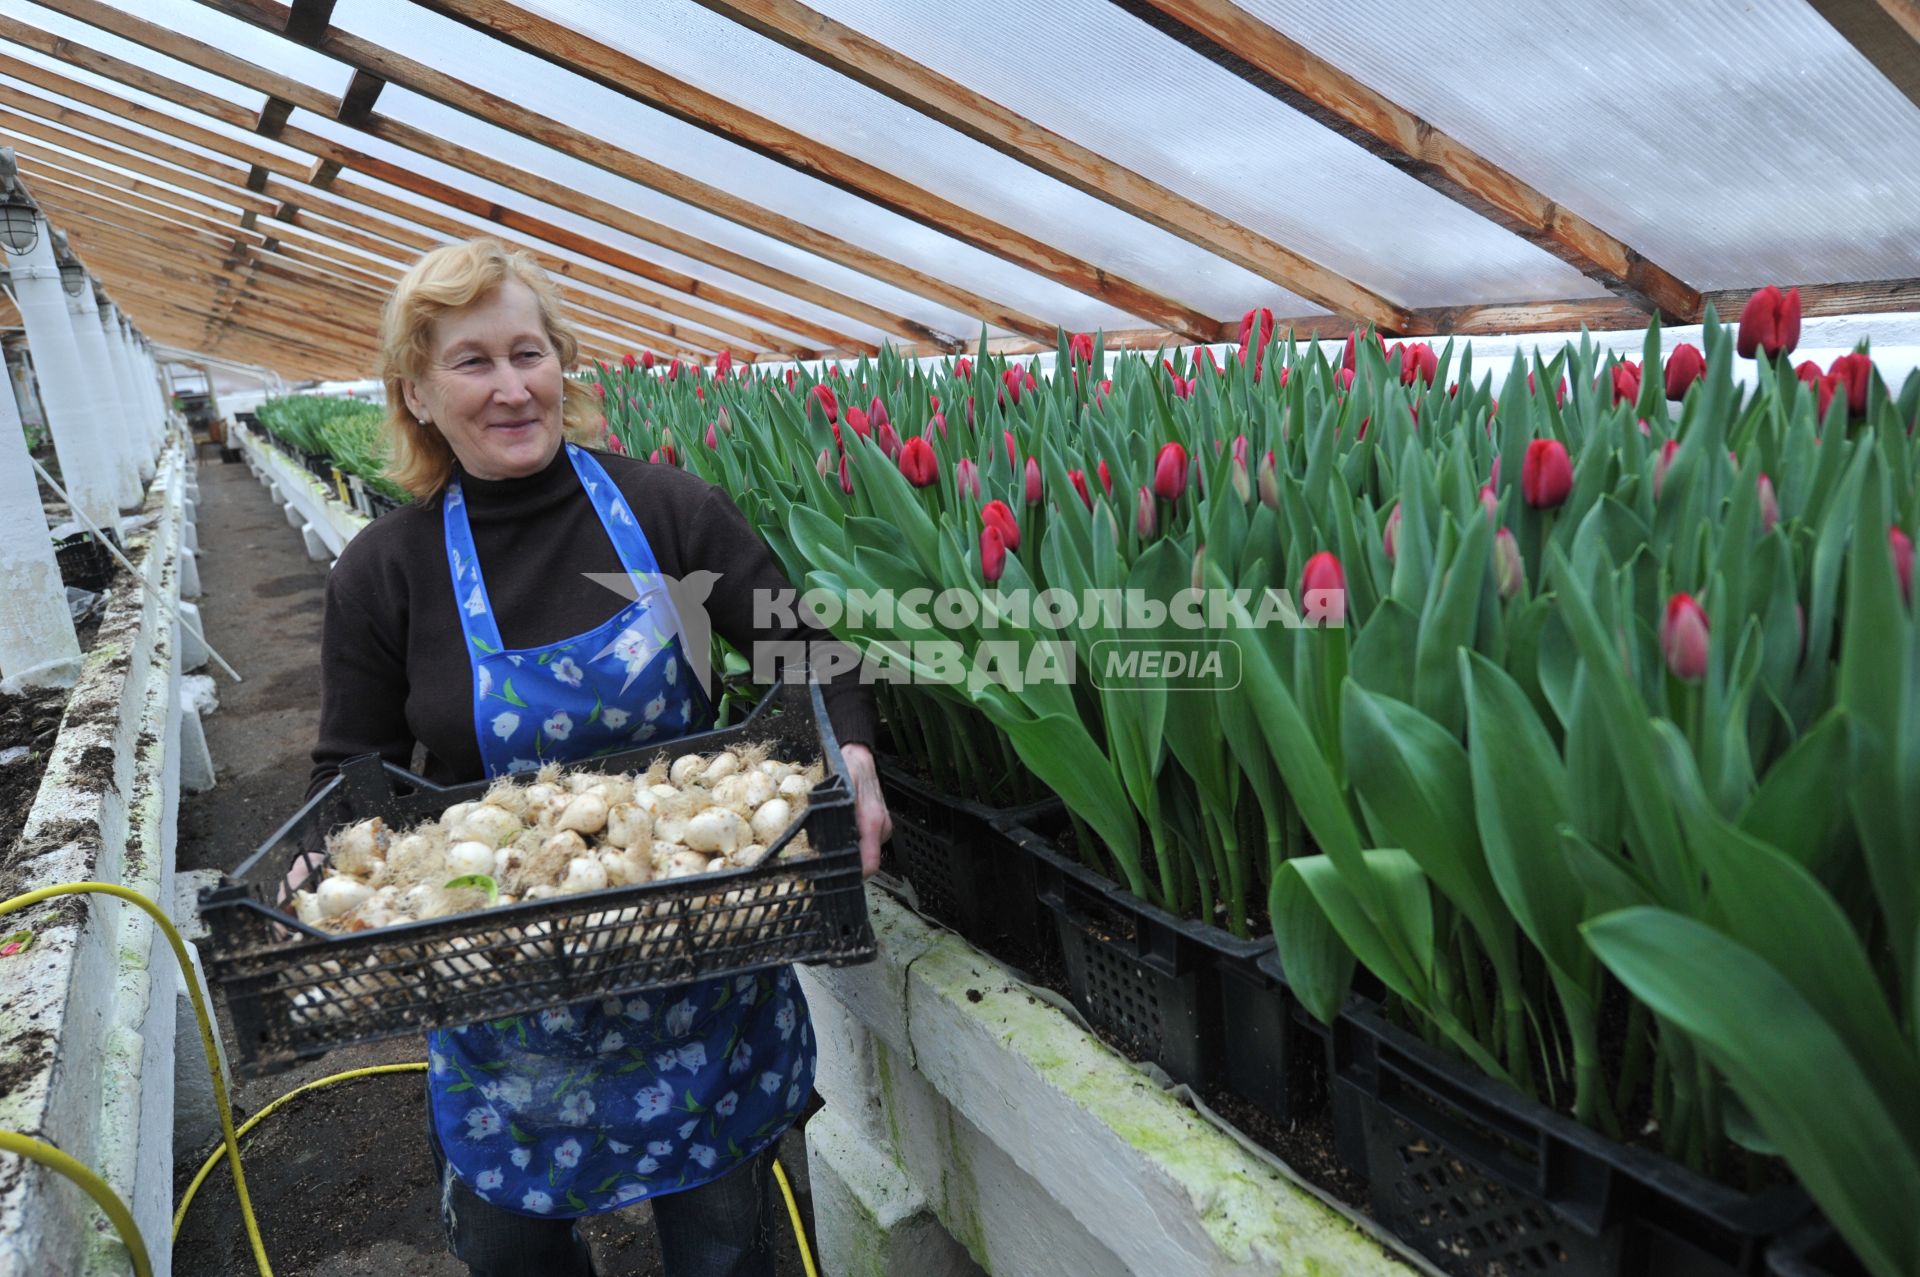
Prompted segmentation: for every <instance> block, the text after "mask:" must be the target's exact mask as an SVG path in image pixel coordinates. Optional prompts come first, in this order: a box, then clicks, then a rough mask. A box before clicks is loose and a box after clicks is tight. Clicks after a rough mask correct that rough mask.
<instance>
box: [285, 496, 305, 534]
mask: <svg viewBox="0 0 1920 1277" xmlns="http://www.w3.org/2000/svg"><path fill="white" fill-rule="evenodd" d="M306 521H307V516H306V515H305V514H303V513H301V510H300V507H299V505H298V504H296V503H295V502H294V501H293V499H292V498H291V497H289V498H288V499H287V526H288V527H291V528H297V527H299V526H301V525H302V524H304V523H305V522H306Z"/></svg>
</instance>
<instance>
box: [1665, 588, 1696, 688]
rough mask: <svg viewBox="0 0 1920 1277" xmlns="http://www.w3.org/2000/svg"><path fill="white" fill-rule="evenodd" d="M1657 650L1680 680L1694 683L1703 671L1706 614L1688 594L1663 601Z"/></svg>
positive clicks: (1677, 595)
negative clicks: (1665, 611) (1664, 606)
mask: <svg viewBox="0 0 1920 1277" xmlns="http://www.w3.org/2000/svg"><path fill="white" fill-rule="evenodd" d="M1660 652H1661V655H1663V656H1665V657H1666V658H1667V668H1668V669H1669V670H1672V671H1673V676H1674V677H1675V678H1677V679H1679V680H1680V681H1681V682H1683V683H1697V682H1699V681H1700V679H1701V678H1702V677H1704V676H1705V674H1706V672H1707V614H1706V613H1705V612H1703V611H1701V610H1700V605H1699V604H1698V603H1696V602H1694V599H1693V596H1692V595H1691V594H1676V595H1674V596H1673V597H1672V598H1670V599H1668V600H1667V613H1666V615H1665V616H1664V617H1662V618H1661V620H1660Z"/></svg>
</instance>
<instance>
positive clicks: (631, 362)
mask: <svg viewBox="0 0 1920 1277" xmlns="http://www.w3.org/2000/svg"><path fill="white" fill-rule="evenodd" d="M620 366H621V367H622V368H625V369H626V370H627V371H628V372H632V371H633V370H634V369H635V368H638V367H639V366H640V361H639V360H637V359H635V358H634V357H633V352H632V351H631V350H629V351H628V352H627V353H626V354H624V355H622V356H620Z"/></svg>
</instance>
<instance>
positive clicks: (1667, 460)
mask: <svg viewBox="0 0 1920 1277" xmlns="http://www.w3.org/2000/svg"><path fill="white" fill-rule="evenodd" d="M1678 451H1680V441H1679V440H1678V439H1669V440H1667V441H1666V442H1665V443H1663V444H1661V445H1660V459H1659V460H1657V461H1655V462H1654V463H1653V499H1654V500H1655V501H1658V500H1659V499H1660V489H1662V488H1664V487H1666V486H1667V471H1668V470H1670V469H1672V468H1673V454H1674V453H1676V452H1678Z"/></svg>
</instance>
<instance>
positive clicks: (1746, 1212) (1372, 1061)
mask: <svg viewBox="0 0 1920 1277" xmlns="http://www.w3.org/2000/svg"><path fill="white" fill-rule="evenodd" d="M1333 1043H1334V1047H1333V1059H1334V1064H1333V1067H1334V1070H1335V1075H1334V1078H1333V1104H1334V1125H1335V1132H1336V1141H1337V1143H1338V1145H1339V1153H1340V1156H1341V1159H1342V1160H1343V1161H1345V1162H1347V1163H1348V1165H1349V1167H1350V1168H1351V1169H1352V1170H1354V1171H1355V1172H1356V1173H1359V1174H1362V1175H1365V1176H1366V1177H1367V1179H1368V1180H1369V1182H1370V1183H1371V1185H1372V1189H1373V1214H1374V1217H1375V1218H1376V1219H1377V1220H1379V1221H1380V1223H1382V1224H1383V1225H1385V1226H1386V1227H1387V1228H1388V1229H1390V1230H1391V1231H1393V1232H1394V1233H1395V1234H1397V1235H1398V1236H1399V1237H1400V1238H1401V1239H1402V1240H1404V1241H1405V1242H1407V1244H1409V1245H1410V1246H1412V1247H1413V1248H1414V1249H1415V1250H1417V1251H1418V1252H1420V1253H1421V1254H1422V1255H1424V1256H1426V1258H1427V1259H1429V1260H1431V1261H1432V1262H1433V1263H1434V1264H1435V1265H1436V1266H1438V1267H1439V1268H1441V1269H1442V1270H1444V1271H1446V1272H1449V1273H1454V1274H1458V1275H1459V1277H1496V1275H1497V1277H1525V1275H1527V1274H1533V1273H1544V1274H1555V1275H1556V1277H1752V1275H1754V1274H1759V1273H1762V1272H1765V1271H1766V1268H1765V1264H1766V1260H1767V1253H1768V1248H1769V1246H1770V1245H1771V1244H1772V1243H1773V1241H1774V1240H1775V1239H1776V1238H1777V1237H1778V1236H1780V1235H1781V1234H1783V1233H1785V1232H1787V1231H1789V1230H1791V1229H1793V1228H1794V1227H1795V1226H1796V1225H1798V1224H1799V1223H1801V1222H1802V1221H1803V1220H1805V1219H1806V1218H1807V1215H1808V1211H1809V1209H1810V1204H1809V1202H1808V1201H1807V1198H1806V1196H1805V1194H1804V1193H1803V1192H1801V1190H1800V1189H1798V1188H1797V1187H1792V1186H1781V1187H1778V1188H1773V1189H1768V1190H1765V1191H1763V1192H1761V1193H1758V1194H1752V1195H1749V1194H1746V1193H1742V1192H1739V1191H1738V1190H1736V1189H1733V1188H1729V1187H1727V1186H1725V1185H1722V1184H1717V1183H1714V1182H1713V1181H1711V1180H1708V1179H1706V1178H1704V1177H1703V1176H1700V1175H1696V1174H1694V1173H1693V1172H1691V1171H1689V1170H1687V1169H1686V1168H1685V1167H1682V1166H1680V1165H1678V1164H1677V1163H1675V1162H1672V1161H1670V1160H1668V1159H1667V1158H1664V1157H1662V1156H1660V1155H1659V1154H1657V1153H1655V1152H1653V1151H1652V1150H1649V1149H1640V1148H1632V1147H1629V1146H1627V1145H1624V1144H1619V1143H1616V1142H1615V1141H1612V1140H1609V1139H1607V1138H1606V1137H1605V1136H1603V1135H1600V1134H1599V1133H1598V1132H1596V1131H1592V1130H1589V1129H1588V1128H1586V1127H1584V1126H1581V1125H1580V1124H1579V1123H1577V1122H1575V1121H1573V1120H1572V1119H1571V1118H1569V1117H1566V1116H1564V1115H1562V1114H1560V1113H1556V1112H1554V1111H1553V1110H1552V1109H1549V1108H1547V1107H1546V1106H1545V1105H1542V1104H1538V1103H1536V1102H1534V1101H1532V1100H1529V1099H1527V1098H1526V1097H1524V1096H1522V1095H1520V1094H1518V1093H1517V1092H1515V1091H1514V1090H1512V1088H1510V1087H1508V1086H1506V1085H1505V1084H1504V1083H1501V1082H1499V1081H1496V1080H1495V1079H1493V1078H1490V1077H1487V1076H1486V1075H1485V1074H1483V1073H1480V1072H1479V1071H1477V1070H1475V1069H1473V1068H1471V1067H1470V1066H1467V1065H1465V1064H1462V1063H1460V1062H1458V1061H1455V1060H1453V1059H1450V1058H1448V1057H1447V1056H1445V1055H1443V1054H1441V1053H1440V1052H1438V1051H1436V1050H1434V1049H1433V1048H1432V1047H1429V1046H1428V1045H1427V1044H1426V1043H1425V1042H1422V1041H1421V1040H1420V1039H1419V1038H1418V1037H1415V1036H1414V1035H1413V1034H1411V1033H1407V1032H1404V1031H1402V1030H1401V1029H1399V1028H1396V1027H1395V1026H1394V1025H1392V1024H1389V1023H1388V1022H1387V1021H1386V1019H1385V1018H1384V1017H1383V1016H1382V1015H1381V1014H1380V1012H1379V1009H1378V1008H1377V1007H1375V1006H1374V1005H1372V1004H1370V1003H1367V1002H1365V1001H1363V1000H1360V999H1355V1000H1354V1001H1353V1002H1352V1003H1350V1004H1349V1005H1348V1007H1347V1008H1346V1009H1345V1010H1344V1011H1343V1012H1342V1013H1341V1016H1340V1018H1339V1020H1338V1021H1337V1022H1336V1023H1335V1025H1334V1032H1333Z"/></svg>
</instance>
